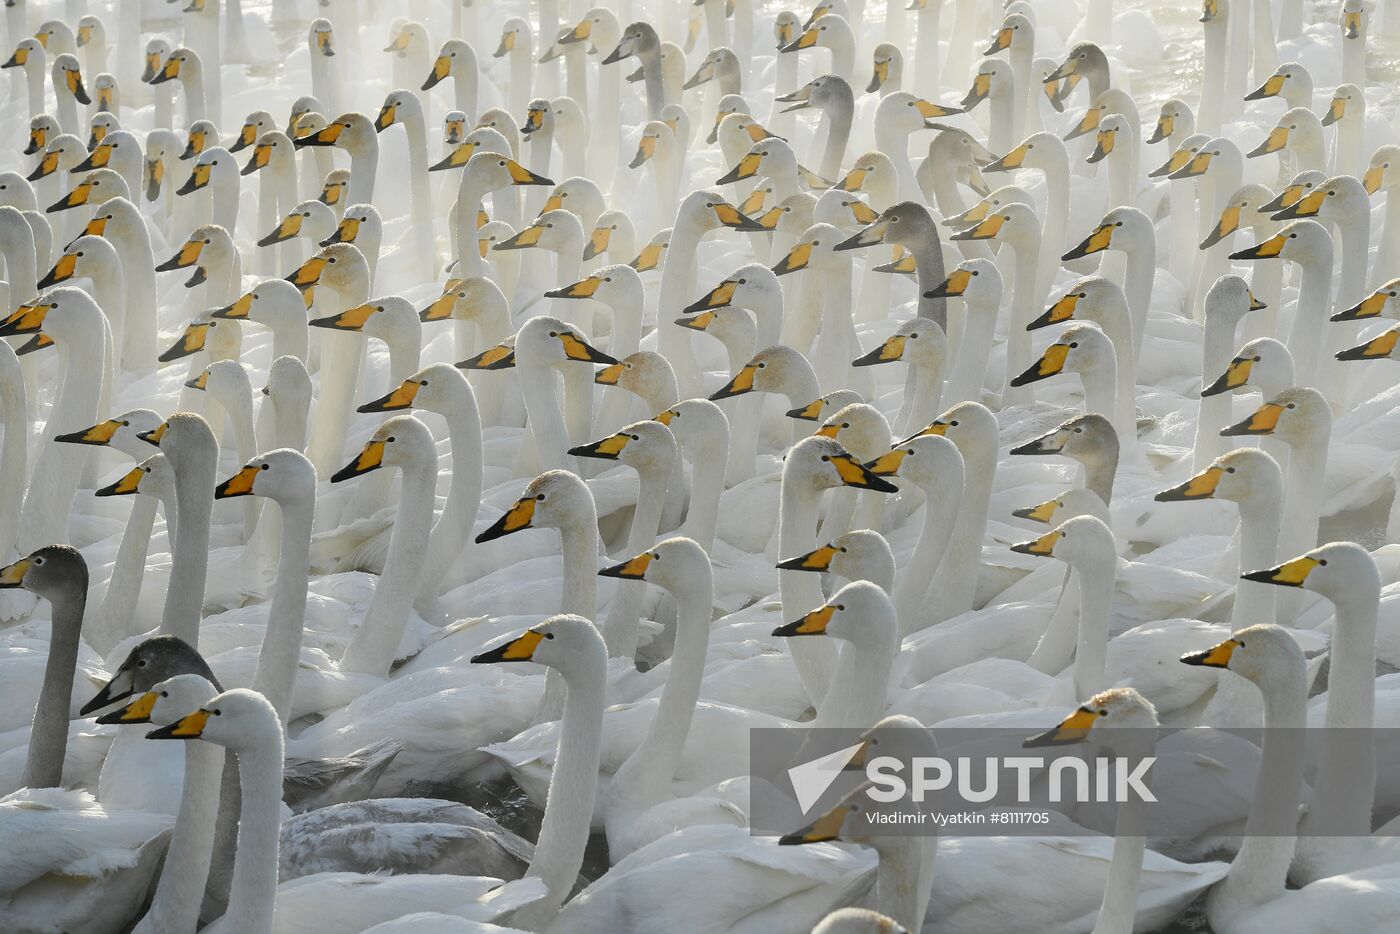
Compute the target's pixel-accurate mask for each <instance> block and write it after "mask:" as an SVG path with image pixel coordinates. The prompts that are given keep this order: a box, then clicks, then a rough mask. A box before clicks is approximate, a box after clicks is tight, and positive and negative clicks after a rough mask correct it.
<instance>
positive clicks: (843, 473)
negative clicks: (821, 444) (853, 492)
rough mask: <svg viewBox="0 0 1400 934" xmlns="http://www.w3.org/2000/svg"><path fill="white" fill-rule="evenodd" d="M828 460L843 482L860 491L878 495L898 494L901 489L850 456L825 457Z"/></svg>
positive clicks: (835, 455)
mask: <svg viewBox="0 0 1400 934" xmlns="http://www.w3.org/2000/svg"><path fill="white" fill-rule="evenodd" d="M823 457H824V459H828V460H829V461H830V463H831V466H832V467H834V468H835V469H836V474H837V476H839V477H840V478H841V482H842V483H843V484H845V485H846V486H849V487H854V488H856V489H858V490H874V491H875V492H877V493H898V492H899V487H897V486H895V485H894V484H893V483H891V482H889V481H888V480H885V479H883V478H881V477H879V476H877V475H876V473H875V471H873V470H871V469H870V468H869V467H867V466H865V465H864V464H862V463H861V462H860V461H858V460H856V459H855V458H854V457H852V456H851V455H850V454H832V455H829V457H828V456H827V455H823Z"/></svg>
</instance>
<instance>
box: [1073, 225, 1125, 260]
mask: <svg viewBox="0 0 1400 934" xmlns="http://www.w3.org/2000/svg"><path fill="white" fill-rule="evenodd" d="M1113 231H1114V225H1113V224H1100V225H1099V226H1098V227H1096V228H1095V229H1094V232H1093V233H1091V234H1089V236H1087V237H1085V238H1084V240H1083V241H1082V242H1081V243H1080V244H1079V246H1077V247H1075V248H1074V249H1072V250H1070V251H1069V252H1068V253H1066V254H1065V255H1064V256H1062V257H1060V258H1061V259H1063V260H1071V259H1079V258H1081V257H1084V256H1090V255H1092V254H1094V253H1101V252H1103V251H1104V250H1106V249H1108V248H1109V246H1110V245H1112V243H1113Z"/></svg>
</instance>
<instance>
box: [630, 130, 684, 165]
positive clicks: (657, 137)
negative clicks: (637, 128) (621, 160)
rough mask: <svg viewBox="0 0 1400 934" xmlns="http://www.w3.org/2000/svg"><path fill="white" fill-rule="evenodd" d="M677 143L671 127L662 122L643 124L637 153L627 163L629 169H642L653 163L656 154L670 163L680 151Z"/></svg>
mask: <svg viewBox="0 0 1400 934" xmlns="http://www.w3.org/2000/svg"><path fill="white" fill-rule="evenodd" d="M679 148H680V147H679V144H678V143H677V142H676V133H675V131H674V130H672V129H671V127H670V125H669V124H667V123H665V122H664V121H661V120H648V121H647V122H646V123H644V124H642V135H641V137H640V138H639V139H638V140H637V153H636V155H634V156H633V157H632V161H631V162H629V163H627V167H628V168H629V169H637V168H641V167H642V166H643V165H645V164H646V163H647V162H649V161H651V160H652V159H653V158H654V157H655V156H656V154H657V153H658V152H659V153H660V154H661V159H662V161H663V162H665V163H669V162H670V161H671V160H672V159H673V158H675V154H676V151H677V150H678V149H679Z"/></svg>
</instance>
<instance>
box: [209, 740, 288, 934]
mask: <svg viewBox="0 0 1400 934" xmlns="http://www.w3.org/2000/svg"><path fill="white" fill-rule="evenodd" d="M267 734H268V735H266V736H262V737H259V739H258V741H257V742H252V743H249V744H247V745H246V746H242V747H240V748H238V749H235V750H234V752H235V753H237V756H238V782H239V786H240V787H241V789H242V799H243V807H242V809H241V812H240V814H239V817H238V849H237V851H236V853H237V855H236V856H235V857H234V861H233V881H232V883H231V884H230V885H229V898H228V911H227V913H225V915H224V919H225V920H224V922H223V923H224V924H225V925H226V926H227V929H228V930H230V931H240V932H246V934H272V922H273V909H274V906H275V903H276V900H277V848H278V837H279V834H280V829H281V820H282V815H281V813H280V812H281V805H282V767H283V741H282V731H281V729H277V730H276V731H275V732H274V731H271V730H269V731H267Z"/></svg>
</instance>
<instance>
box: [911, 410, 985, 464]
mask: <svg viewBox="0 0 1400 934" xmlns="http://www.w3.org/2000/svg"><path fill="white" fill-rule="evenodd" d="M997 432H998V428H997V420H996V416H995V415H993V414H992V410H991V409H989V408H987V407H986V406H985V405H983V404H982V403H980V402H959V403H958V404H957V405H955V406H953V407H952V408H950V409H948V410H947V411H946V412H944V413H943V414H942V415H940V416H938V417H937V418H936V419H934V420H933V421H932V422H929V423H928V425H926V426H925V427H924V428H923V429H921V430H920V431H918V432H916V433H915V434H914V435H913V436H912V437H914V438H917V437H919V436H920V435H942V436H943V437H945V438H947V439H948V440H949V441H951V442H953V443H954V444H956V445H957V446H958V450H959V451H961V452H962V456H963V460H964V461H968V460H972V459H973V456H974V453H976V454H985V453H986V452H988V451H990V452H992V454H991V459H992V461H993V463H995V451H996V444H997ZM986 460H987V458H986V457H979V458H978V461H977V462H978V463H979V464H981V463H984V462H985V461H986Z"/></svg>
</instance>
